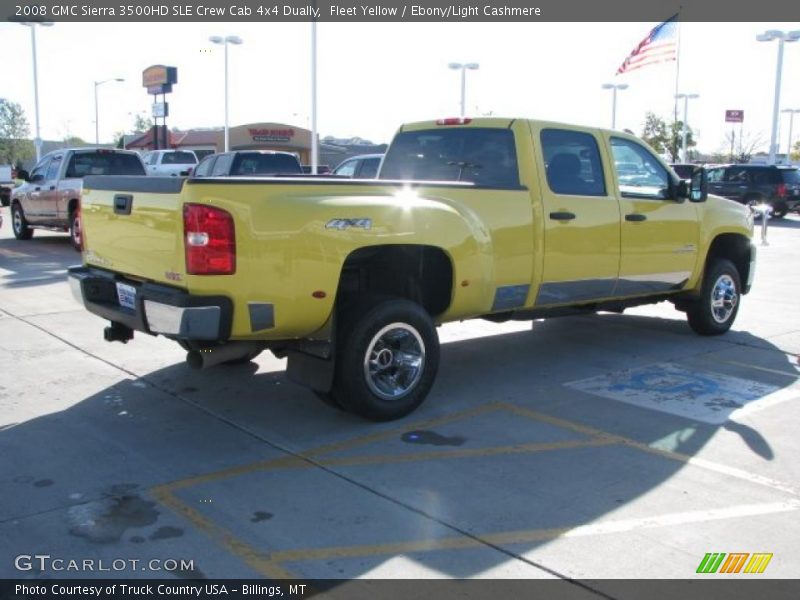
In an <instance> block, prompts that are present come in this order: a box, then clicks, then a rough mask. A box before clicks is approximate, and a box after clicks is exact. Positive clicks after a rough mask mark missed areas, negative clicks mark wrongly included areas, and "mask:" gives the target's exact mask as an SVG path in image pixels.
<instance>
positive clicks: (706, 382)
mask: <svg viewBox="0 0 800 600" xmlns="http://www.w3.org/2000/svg"><path fill="white" fill-rule="evenodd" d="M608 389H609V390H612V391H622V390H625V389H630V390H640V391H658V392H661V393H664V394H682V393H688V394H691V395H692V396H700V395H703V394H714V393H716V392H718V391H719V383H717V382H716V381H714V380H713V379H711V378H710V377H704V376H702V375H700V374H698V373H688V372H684V373H676V372H674V371H667V370H666V369H663V368H660V367H653V368H652V369H651V370H650V371H639V372H634V373H632V374H631V377H630V379H628V380H627V381H625V382H619V383H615V384H613V385H611V386H609V388H608Z"/></svg>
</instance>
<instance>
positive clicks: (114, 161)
mask: <svg viewBox="0 0 800 600" xmlns="http://www.w3.org/2000/svg"><path fill="white" fill-rule="evenodd" d="M144 174H145V172H144V167H142V161H141V160H140V159H139V157H138V156H137V155H136V154H124V153H121V152H108V151H99V152H81V153H76V154H73V155H72V158H71V159H70V161H69V165H68V166H67V173H66V176H67V177H86V176H87V175H144Z"/></svg>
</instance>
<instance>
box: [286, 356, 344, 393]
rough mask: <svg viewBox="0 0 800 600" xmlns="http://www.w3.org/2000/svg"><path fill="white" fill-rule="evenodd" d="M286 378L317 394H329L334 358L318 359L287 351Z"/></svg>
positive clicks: (334, 364)
mask: <svg viewBox="0 0 800 600" xmlns="http://www.w3.org/2000/svg"><path fill="white" fill-rule="evenodd" d="M286 356H287V359H288V361H287V365H286V376H287V377H288V378H289V379H290V380H292V381H293V382H295V383H297V384H299V385H302V386H304V387H307V388H311V389H312V390H315V391H317V392H329V391H330V390H331V388H332V387H333V374H334V368H335V366H336V362H335V360H334V357H333V356H331V357H330V358H319V357H317V356H312V355H311V354H306V353H305V352H298V351H295V350H288V351H287V352H286Z"/></svg>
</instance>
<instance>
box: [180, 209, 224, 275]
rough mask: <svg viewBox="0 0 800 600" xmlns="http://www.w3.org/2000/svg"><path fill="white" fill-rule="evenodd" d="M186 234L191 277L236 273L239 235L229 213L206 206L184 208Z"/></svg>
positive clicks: (188, 266)
mask: <svg viewBox="0 0 800 600" xmlns="http://www.w3.org/2000/svg"><path fill="white" fill-rule="evenodd" d="M183 232H184V237H183V243H184V246H185V247H186V272H187V273H188V274H189V275H231V274H233V273H235V272H236V235H235V232H234V226H233V217H232V216H231V214H230V213H229V212H228V211H226V210H222V209H221V208H215V207H213V206H205V205H204V204H184V205H183Z"/></svg>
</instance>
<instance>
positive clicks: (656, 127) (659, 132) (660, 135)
mask: <svg viewBox="0 0 800 600" xmlns="http://www.w3.org/2000/svg"><path fill="white" fill-rule="evenodd" d="M641 138H642V139H643V140H644V141H645V142H647V143H648V144H650V146H652V147H653V149H654V150H655V151H656V152H658V153H659V154H667V155H669V158H670V161H672V162H677V161H678V160H679V159H680V154H681V145H682V143H683V121H673V122H672V123H670V124H669V125H667V122H666V121H665V120H664V119H662V118H661V117H659V116H658V115H656V114H655V113H652V112H648V113H647V114H646V115H645V121H644V129H642V135H641ZM695 145H696V142H695V141H694V136H693V135H692V128H691V127H688V128H687V132H686V147H687V148H692V147H694V146H695Z"/></svg>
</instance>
